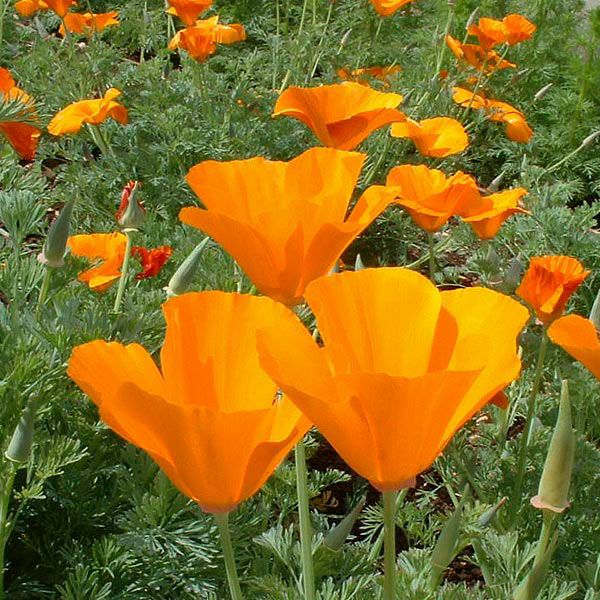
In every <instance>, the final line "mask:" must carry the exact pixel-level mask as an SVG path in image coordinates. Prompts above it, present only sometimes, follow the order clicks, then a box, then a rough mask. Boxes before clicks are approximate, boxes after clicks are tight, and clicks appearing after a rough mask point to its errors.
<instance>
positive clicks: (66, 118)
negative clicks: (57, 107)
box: [48, 88, 128, 135]
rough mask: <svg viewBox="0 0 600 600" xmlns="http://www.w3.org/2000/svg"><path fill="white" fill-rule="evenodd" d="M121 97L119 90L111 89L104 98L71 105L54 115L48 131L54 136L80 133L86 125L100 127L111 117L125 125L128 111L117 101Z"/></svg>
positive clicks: (81, 101)
mask: <svg viewBox="0 0 600 600" xmlns="http://www.w3.org/2000/svg"><path fill="white" fill-rule="evenodd" d="M120 95H121V92H120V91H119V90H117V89H116V88H110V89H109V90H108V91H107V92H106V94H104V98H98V99H96V100H80V101H79V102H75V103H73V104H69V106H67V107H66V108H63V109H62V110H61V111H60V112H59V113H57V114H56V115H54V117H53V119H52V120H51V121H50V123H49V125H48V131H49V132H50V133H51V134H52V135H67V134H70V133H78V132H79V130H80V129H81V127H82V125H83V124H84V123H89V124H91V125H99V124H100V123H102V122H104V121H105V120H106V119H108V118H109V117H110V118H111V119H114V120H115V121H118V122H119V123H121V124H122V125H125V124H126V123H127V121H128V113H127V109H126V108H125V107H124V106H123V105H122V104H119V103H118V102H117V101H116V100H115V98H118V97H119V96H120Z"/></svg>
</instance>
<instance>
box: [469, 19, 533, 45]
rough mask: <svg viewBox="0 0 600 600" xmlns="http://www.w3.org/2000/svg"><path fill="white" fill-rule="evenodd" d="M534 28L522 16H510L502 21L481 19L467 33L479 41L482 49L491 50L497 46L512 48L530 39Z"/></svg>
mask: <svg viewBox="0 0 600 600" xmlns="http://www.w3.org/2000/svg"><path fill="white" fill-rule="evenodd" d="M535 30H536V26H535V25H534V24H533V23H532V22H531V21H529V20H528V19H526V18H525V17H523V16H522V15H517V14H512V15H508V16H506V17H504V19H502V21H499V20H498V19H490V18H488V17H482V18H481V19H479V22H478V23H474V24H472V25H470V26H469V28H468V29H467V32H468V33H469V34H471V35H474V36H476V37H477V39H478V40H479V43H480V44H481V46H483V48H486V49H489V48H493V47H494V46H496V45H498V44H510V45H511V46H514V45H515V44H518V43H519V42H523V41H525V40H528V39H530V38H531V36H532V35H533V34H534V33H535Z"/></svg>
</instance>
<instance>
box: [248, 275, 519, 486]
mask: <svg viewBox="0 0 600 600" xmlns="http://www.w3.org/2000/svg"><path fill="white" fill-rule="evenodd" d="M306 300H307V302H308V304H309V305H310V307H311V308H312V310H313V312H314V314H315V316H316V318H317V324H318V331H319V333H320V335H321V337H322V339H323V346H322V347H319V345H318V344H317V343H316V342H315V341H314V340H313V338H312V336H311V335H310V333H309V332H308V331H307V329H306V328H305V327H303V326H302V324H301V322H300V321H299V319H298V318H297V317H296V316H295V315H293V314H291V313H290V314H288V315H286V317H285V319H282V320H281V323H277V325H276V326H272V327H268V328H265V329H263V330H261V331H259V333H258V348H259V353H260V359H261V364H262V366H263V368H264V369H265V371H267V373H269V375H270V376H271V377H272V378H273V379H274V380H275V382H276V383H277V384H278V385H279V386H280V387H281V389H282V390H283V391H284V393H286V394H287V395H288V396H289V397H290V399H291V400H292V401H293V402H294V403H295V404H296V405H297V406H298V407H299V408H300V409H301V410H302V411H303V412H304V414H305V415H306V416H307V417H308V418H309V419H311V420H313V422H314V424H315V425H316V427H317V428H318V429H319V431H320V432H321V433H322V434H323V435H324V436H325V437H326V438H327V440H328V441H329V442H330V443H331V444H332V446H333V447H334V448H335V449H336V450H337V452H338V453H339V454H340V456H341V457H342V458H343V459H344V460H345V461H346V462H347V463H348V464H349V465H350V467H352V468H353V469H354V470H355V471H356V472H357V473H359V474H360V475H362V476H363V477H365V478H366V479H368V480H369V481H370V482H371V483H372V484H373V485H374V486H375V487H376V488H377V489H379V490H381V491H391V490H396V489H398V488H400V487H404V486H405V485H406V484H407V482H410V481H412V480H414V478H415V477H416V476H417V475H418V474H419V473H420V472H422V471H423V470H425V469H427V468H428V467H429V466H430V465H431V464H432V463H433V461H434V460H435V459H436V457H437V456H438V455H439V454H440V452H442V450H443V449H444V447H445V446H446V444H447V443H448V442H449V441H450V439H451V438H452V436H453V435H454V434H455V433H456V431H457V430H458V429H459V428H460V427H462V425H463V424H464V423H465V422H466V421H468V420H469V419H470V418H471V417H472V416H473V415H474V414H475V413H476V412H477V411H478V410H480V409H481V408H482V407H483V406H485V405H486V404H487V403H488V402H489V401H491V400H492V398H494V397H496V396H497V394H498V393H499V392H500V391H501V390H502V389H504V388H505V387H506V386H507V385H508V384H509V383H510V382H511V381H513V380H514V379H515V378H516V377H518V375H519V371H520V360H519V357H518V355H517V344H516V337H517V335H518V334H519V332H520V331H521V329H522V328H523V326H524V324H525V323H526V321H527V318H528V315H527V310H526V309H525V308H524V307H523V306H521V305H520V304H519V303H518V302H516V301H514V300H512V299H511V298H509V297H508V296H504V295H502V294H499V293H498V292H494V291H492V290H489V289H484V288H468V289H462V290H453V291H446V292H440V291H438V289H437V288H436V287H435V286H434V285H433V284H432V283H431V282H429V281H428V280H427V279H426V278H425V277H424V276H422V275H420V274H418V273H416V272H414V271H410V270H408V269H402V268H379V269H364V270H362V271H356V272H345V273H342V274H337V275H331V276H329V277H322V278H320V279H317V280H316V281H314V282H312V283H311V284H310V285H309V286H308V287H307V290H306Z"/></svg>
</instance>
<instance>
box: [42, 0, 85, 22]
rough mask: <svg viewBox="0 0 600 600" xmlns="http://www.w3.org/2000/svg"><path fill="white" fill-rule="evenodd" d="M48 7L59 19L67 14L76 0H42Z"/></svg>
mask: <svg viewBox="0 0 600 600" xmlns="http://www.w3.org/2000/svg"><path fill="white" fill-rule="evenodd" d="M44 2H45V3H46V4H47V5H48V8H49V9H50V10H52V11H54V12H55V13H56V14H57V15H58V16H59V17H60V18H61V19H62V18H63V17H64V16H65V15H66V14H67V13H68V12H69V9H70V8H71V6H73V5H74V4H77V2H76V0H44Z"/></svg>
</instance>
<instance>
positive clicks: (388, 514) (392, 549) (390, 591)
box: [382, 491, 397, 600]
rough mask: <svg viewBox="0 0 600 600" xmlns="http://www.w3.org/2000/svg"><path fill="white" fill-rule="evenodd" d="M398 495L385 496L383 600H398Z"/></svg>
mask: <svg viewBox="0 0 600 600" xmlns="http://www.w3.org/2000/svg"><path fill="white" fill-rule="evenodd" d="M396 494H397V492H395V491H392V492H382V495H383V530H384V536H385V540H384V544H383V565H384V572H383V600H396V519H395V516H396Z"/></svg>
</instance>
